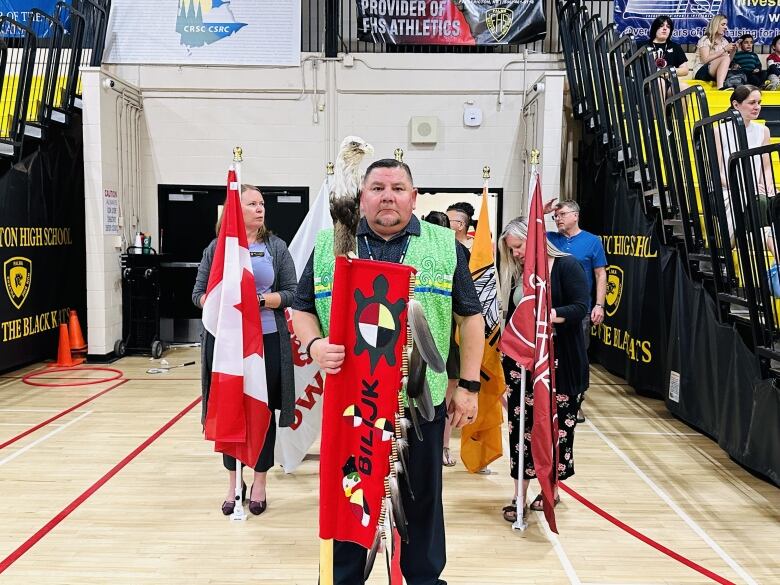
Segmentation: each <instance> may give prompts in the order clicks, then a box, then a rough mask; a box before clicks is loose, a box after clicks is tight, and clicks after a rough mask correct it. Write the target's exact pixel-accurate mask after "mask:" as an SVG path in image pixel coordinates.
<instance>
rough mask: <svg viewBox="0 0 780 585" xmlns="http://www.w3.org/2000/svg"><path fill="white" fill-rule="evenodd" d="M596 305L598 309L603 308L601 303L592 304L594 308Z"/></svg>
mask: <svg viewBox="0 0 780 585" xmlns="http://www.w3.org/2000/svg"><path fill="white" fill-rule="evenodd" d="M596 307H598V308H599V309H603V308H604V305H602V304H601V303H596V304H595V305H593V308H594V309H595V308H596Z"/></svg>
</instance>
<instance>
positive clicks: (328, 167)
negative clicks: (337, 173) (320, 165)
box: [325, 162, 334, 175]
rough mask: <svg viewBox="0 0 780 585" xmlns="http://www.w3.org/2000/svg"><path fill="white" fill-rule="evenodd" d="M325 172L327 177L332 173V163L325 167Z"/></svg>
mask: <svg viewBox="0 0 780 585" xmlns="http://www.w3.org/2000/svg"><path fill="white" fill-rule="evenodd" d="M325 172H326V173H328V174H329V175H332V174H333V173H334V166H333V163H332V162H329V163H328V164H326V165H325Z"/></svg>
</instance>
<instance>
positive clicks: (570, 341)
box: [502, 256, 589, 479]
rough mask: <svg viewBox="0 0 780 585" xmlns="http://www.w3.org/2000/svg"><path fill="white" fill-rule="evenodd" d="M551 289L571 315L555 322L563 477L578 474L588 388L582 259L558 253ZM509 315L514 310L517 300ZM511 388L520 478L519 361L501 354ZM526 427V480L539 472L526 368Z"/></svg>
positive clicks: (512, 442) (512, 443) (513, 462)
mask: <svg viewBox="0 0 780 585" xmlns="http://www.w3.org/2000/svg"><path fill="white" fill-rule="evenodd" d="M550 294H551V296H552V305H553V308H554V309H555V311H556V314H557V316H559V317H563V318H565V319H566V322H565V323H560V324H556V325H555V337H554V347H555V358H556V368H555V382H556V384H555V385H556V395H557V406H558V409H557V410H558V478H559V479H566V478H568V477H571V476H572V475H574V427H575V426H576V425H577V411H578V410H579V407H580V400H581V397H582V392H583V390H585V389H586V388H587V387H588V357H587V354H586V353H585V341H584V339H583V336H582V326H581V324H582V319H583V318H584V317H585V313H586V311H587V310H588V304H589V299H588V282H587V280H586V279H585V273H584V272H583V270H582V267H581V266H580V264H579V262H577V261H576V260H575V259H574V258H573V257H572V256H564V257H562V258H556V259H555V263H554V264H553V268H552V271H551V274H550ZM508 309H509V310H508V311H507V315H511V314H512V312H513V311H514V309H515V307H514V303H512V302H511V295H510V304H509V307H508ZM502 365H503V368H504V378H505V379H506V388H507V391H508V392H509V398H508V401H507V402H508V409H509V415H508V418H509V421H508V423H509V451H510V471H511V474H512V477H513V478H515V479H518V473H517V463H518V454H519V449H520V433H519V430H518V422H519V419H518V417H519V414H520V382H521V378H522V374H521V368H520V365H519V364H518V363H517V362H515V361H514V360H512V359H510V358H508V357H506V356H504V357H503V358H502ZM526 376H527V381H526V396H525V430H524V433H523V479H533V478H535V477H536V471H535V469H534V461H533V456H532V454H531V428H532V427H533V421H534V392H533V387H532V384H531V378H530V373H526Z"/></svg>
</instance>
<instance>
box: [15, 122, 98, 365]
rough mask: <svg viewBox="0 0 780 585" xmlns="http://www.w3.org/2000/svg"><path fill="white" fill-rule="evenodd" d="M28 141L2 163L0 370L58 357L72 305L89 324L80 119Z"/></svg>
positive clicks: (83, 327)
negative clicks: (13, 161) (12, 160)
mask: <svg viewBox="0 0 780 585" xmlns="http://www.w3.org/2000/svg"><path fill="white" fill-rule="evenodd" d="M30 142H31V140H29V139H28V142H27V143H26V144H25V151H24V154H23V157H22V158H21V160H20V162H18V163H16V164H14V165H11V164H10V163H9V162H6V161H2V162H0V169H1V170H0V173H2V174H0V271H1V272H0V277H1V278H2V282H1V283H0V371H5V370H9V369H12V368H15V367H18V366H21V365H23V364H27V363H31V362H34V361H39V360H42V359H46V358H53V357H56V355H57V338H58V336H57V329H58V325H59V322H60V320H61V319H63V318H64V319H65V321H66V322H67V315H68V310H69V309H76V310H77V311H78V314H79V318H80V321H81V327H82V330H83V331H84V334H85V335H86V328H87V321H86V319H87V315H86V250H85V236H84V234H85V230H84V213H85V211H84V162H83V143H82V134H81V120H80V118H79V117H78V116H72V117H71V122H70V124H69V125H68V126H66V127H59V126H54V125H53V126H52V127H51V128H50V129H49V131H47V133H46V138H45V140H44V141H43V142H42V143H40V144H38V145H31V144H30Z"/></svg>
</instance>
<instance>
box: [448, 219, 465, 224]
mask: <svg viewBox="0 0 780 585" xmlns="http://www.w3.org/2000/svg"><path fill="white" fill-rule="evenodd" d="M453 223H456V224H460V225H463V224H464V221H463V220H462V219H451V220H450V225H452V224H453Z"/></svg>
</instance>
